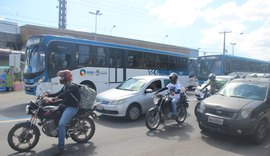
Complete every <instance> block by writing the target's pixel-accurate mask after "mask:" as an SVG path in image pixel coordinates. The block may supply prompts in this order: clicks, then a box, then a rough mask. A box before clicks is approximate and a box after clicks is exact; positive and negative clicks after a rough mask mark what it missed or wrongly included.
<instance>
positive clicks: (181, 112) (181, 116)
mask: <svg viewBox="0 0 270 156" xmlns="http://www.w3.org/2000/svg"><path fill="white" fill-rule="evenodd" d="M176 111H177V117H176V119H175V121H176V122H177V123H178V124H181V123H183V122H184V121H185V120H186V118H187V109H186V108H185V107H184V106H178V107H177V109H176Z"/></svg>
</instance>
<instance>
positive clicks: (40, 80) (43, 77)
mask: <svg viewBox="0 0 270 156" xmlns="http://www.w3.org/2000/svg"><path fill="white" fill-rule="evenodd" d="M44 79H45V76H42V77H41V78H40V79H39V80H38V84H40V83H41V82H43V81H44Z"/></svg>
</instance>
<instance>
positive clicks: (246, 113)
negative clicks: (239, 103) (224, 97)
mask: <svg viewBox="0 0 270 156" xmlns="http://www.w3.org/2000/svg"><path fill="white" fill-rule="evenodd" d="M252 110H253V109H251V108H246V109H242V110H241V111H240V113H239V114H238V118H239V119H247V118H248V117H250V115H251V113H252Z"/></svg>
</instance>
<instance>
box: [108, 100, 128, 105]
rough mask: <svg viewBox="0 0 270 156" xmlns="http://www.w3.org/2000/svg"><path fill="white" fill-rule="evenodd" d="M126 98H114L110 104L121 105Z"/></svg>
mask: <svg viewBox="0 0 270 156" xmlns="http://www.w3.org/2000/svg"><path fill="white" fill-rule="evenodd" d="M125 101H126V99H120V100H114V101H112V102H111V103H110V105H121V104H123V103H125Z"/></svg>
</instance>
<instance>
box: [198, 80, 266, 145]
mask: <svg viewBox="0 0 270 156" xmlns="http://www.w3.org/2000/svg"><path fill="white" fill-rule="evenodd" d="M269 84H270V79H269V78H268V79H267V78H241V79H234V80H232V81H230V82H229V83H228V84H226V85H225V86H224V87H223V88H222V89H221V90H220V91H219V92H218V93H217V94H215V95H212V96H211V97H209V98H206V99H205V100H203V101H201V103H200V104H199V106H198V108H197V109H196V110H195V111H196V113H197V121H198V124H199V127H200V129H201V130H204V131H207V130H211V131H216V132H221V133H228V134H233V135H248V136H250V138H251V140H252V141H253V142H254V143H256V144H261V143H263V141H264V140H265V137H266V132H267V127H268V125H269V120H270V92H269Z"/></svg>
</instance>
